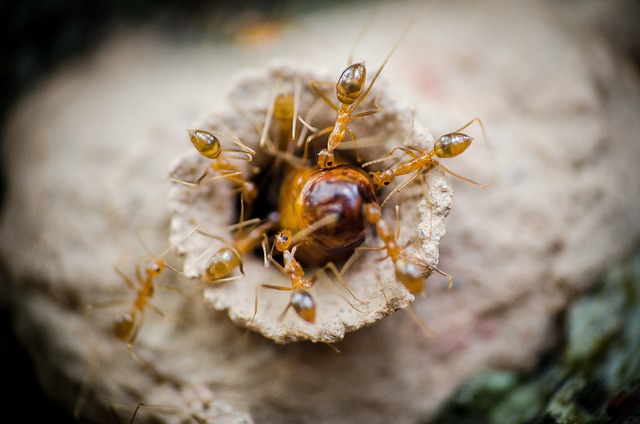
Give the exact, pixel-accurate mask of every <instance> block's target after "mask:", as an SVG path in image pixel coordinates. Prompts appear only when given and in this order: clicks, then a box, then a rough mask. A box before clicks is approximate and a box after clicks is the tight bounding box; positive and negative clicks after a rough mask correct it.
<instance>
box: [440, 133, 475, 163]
mask: <svg viewBox="0 0 640 424" xmlns="http://www.w3.org/2000/svg"><path fill="white" fill-rule="evenodd" d="M471 142H473V137H471V136H469V135H467V134H464V133H461V132H452V133H449V134H444V135H443V136H442V137H440V138H439V139H438V140H436V142H435V144H434V145H433V151H434V153H435V154H436V156H437V157H439V158H453V157H456V156H458V155H459V154H461V153H462V152H464V151H465V150H467V148H468V147H469V146H470V145H471Z"/></svg>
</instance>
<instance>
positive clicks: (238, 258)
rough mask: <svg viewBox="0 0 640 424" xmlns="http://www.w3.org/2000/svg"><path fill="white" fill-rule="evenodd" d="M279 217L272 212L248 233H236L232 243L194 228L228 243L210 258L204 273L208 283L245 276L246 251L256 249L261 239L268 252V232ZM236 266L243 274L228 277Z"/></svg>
mask: <svg viewBox="0 0 640 424" xmlns="http://www.w3.org/2000/svg"><path fill="white" fill-rule="evenodd" d="M279 217H280V215H279V214H278V213H277V212H273V213H271V214H270V215H269V216H268V217H267V219H266V220H264V222H262V223H261V224H259V225H257V226H254V227H253V228H252V229H251V231H249V232H248V233H246V234H244V233H242V232H240V233H238V234H236V237H235V238H234V240H233V242H232V243H228V242H227V241H226V240H225V239H223V238H222V237H219V236H216V235H214V234H209V233H206V232H204V231H202V230H200V229H198V228H196V229H194V230H193V232H198V233H200V234H202V235H205V236H207V237H211V238H214V239H217V240H221V241H223V242H225V243H228V245H227V246H224V247H222V248H220V249H218V250H217V251H216V252H215V253H214V254H213V256H212V257H211V258H210V259H209V261H208V262H207V266H206V268H205V271H204V274H203V275H202V280H203V281H205V282H206V283H215V284H219V283H223V282H226V281H232V280H236V279H238V278H241V277H242V276H244V269H243V266H242V257H243V256H244V255H245V254H246V253H248V252H250V251H252V250H254V249H256V248H257V247H258V246H259V245H260V242H261V241H262V246H263V250H264V251H265V252H266V247H265V243H266V234H267V232H268V231H269V230H271V229H272V228H273V227H274V226H275V224H276V223H277V222H278V221H279V219H280V218H279ZM258 221H259V220H257V219H256V220H250V221H246V222H244V223H241V224H238V225H249V224H252V223H254V222H258ZM265 255H266V253H265ZM265 262H266V260H265ZM236 268H239V270H240V274H241V275H239V276H232V277H227V276H228V275H229V274H230V273H231V272H232V271H233V270H234V269H236Z"/></svg>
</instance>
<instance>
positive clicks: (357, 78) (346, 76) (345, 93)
mask: <svg viewBox="0 0 640 424" xmlns="http://www.w3.org/2000/svg"><path fill="white" fill-rule="evenodd" d="M366 80H367V68H365V66H364V65H363V64H362V63H354V64H353V65H351V66H349V67H347V69H345V70H344V71H343V72H342V75H340V78H339V79H338V82H337V84H336V97H337V98H338V101H339V102H340V103H343V104H346V105H350V104H352V103H354V102H355V101H356V100H358V97H360V93H362V89H363V88H364V83H365V81H366Z"/></svg>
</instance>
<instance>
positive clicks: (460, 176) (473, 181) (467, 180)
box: [434, 161, 487, 188]
mask: <svg viewBox="0 0 640 424" xmlns="http://www.w3.org/2000/svg"><path fill="white" fill-rule="evenodd" d="M434 163H435V164H437V165H438V166H439V167H440V168H441V169H442V170H443V171H444V172H446V173H448V174H450V175H453V176H454V177H456V178H460V179H461V180H462V181H466V182H468V183H471V184H473V185H475V186H478V187H480V188H485V187H486V186H487V184H486V183H485V184H482V183H479V182H477V181H475V180H472V179H471V178H467V177H465V176H463V175H460V174H458V173H456V172H453V171H452V170H450V169H449V168H446V167H445V166H444V165H442V164H441V163H440V162H436V161H434Z"/></svg>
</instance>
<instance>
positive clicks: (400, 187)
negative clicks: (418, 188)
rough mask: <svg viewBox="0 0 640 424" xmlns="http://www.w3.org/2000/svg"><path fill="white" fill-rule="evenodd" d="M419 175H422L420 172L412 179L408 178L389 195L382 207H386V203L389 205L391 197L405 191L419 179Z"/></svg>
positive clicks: (415, 173)
mask: <svg viewBox="0 0 640 424" xmlns="http://www.w3.org/2000/svg"><path fill="white" fill-rule="evenodd" d="M418 175H420V173H419V171H416V172H414V174H413V175H412V176H411V177H409V178H407V179H406V180H405V181H403V182H402V183H401V184H400V185H399V186H398V187H396V188H395V189H394V190H393V191H392V192H391V193H389V195H388V196H387V197H386V198H385V199H384V200H383V201H382V203H381V204H380V206H384V205H385V203H387V201H388V200H389V199H390V198H391V196H393V195H394V194H396V193H400V192H401V191H402V190H404V189H405V187H407V186H408V185H409V184H411V183H412V182H413V181H414V180H415V179H416V178H417V177H418Z"/></svg>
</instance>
